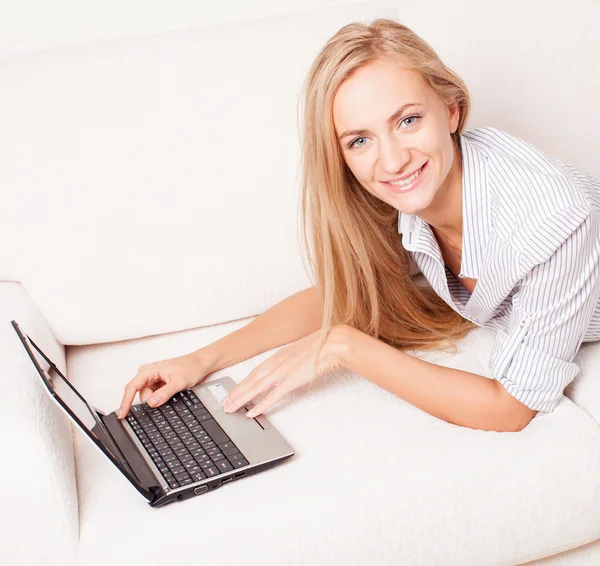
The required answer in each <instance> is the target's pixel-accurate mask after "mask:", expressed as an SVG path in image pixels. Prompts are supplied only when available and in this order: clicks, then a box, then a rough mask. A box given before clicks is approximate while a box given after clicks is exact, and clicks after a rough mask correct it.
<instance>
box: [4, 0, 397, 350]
mask: <svg viewBox="0 0 600 566" xmlns="http://www.w3.org/2000/svg"><path fill="white" fill-rule="evenodd" d="M392 13H395V10H392V9H391V8H390V10H389V11H388V14H390V15H391V14H392ZM316 14H317V17H315V13H314V12H311V11H307V12H299V13H296V14H288V15H283V16H278V17H274V18H265V19H262V20H256V21H252V22H242V23H234V24H228V25H222V26H214V27H210V28H205V29H200V30H190V31H185V32H179V33H166V34H159V35H153V36H149V37H142V38H134V39H126V40H120V41H111V42H101V43H92V44H90V45H85V46H78V47H76V48H65V49H61V50H56V51H53V52H44V53H34V54H30V55H26V56H23V57H14V58H12V59H6V60H0V123H2V128H0V186H1V187H3V189H7V193H8V194H7V203H6V204H7V206H4V203H3V206H2V208H0V264H1V263H2V258H3V257H5V258H7V259H6V264H7V265H8V267H9V268H10V269H14V270H15V271H16V273H15V274H14V275H16V276H17V278H18V279H19V280H20V281H22V282H23V284H24V286H25V288H26V289H27V290H28V292H29V293H30V294H31V295H32V297H34V299H35V301H36V303H37V304H38V306H39V307H40V309H41V311H42V312H43V314H44V316H45V318H46V320H47V321H48V324H49V326H50V328H51V329H52V332H53V334H54V336H56V338H57V339H58V340H59V342H61V343H62V344H86V343H98V342H107V341H114V340H121V339H126V338H134V337H139V336H147V335H151V334H158V333H164V332H170V331H176V330H182V329H185V328H194V327H198V326H204V325H209V324H215V323H219V322H223V321H227V320H233V319H239V318H243V317H246V316H251V315H255V314H258V313H260V312H262V311H264V310H266V309H267V308H268V307H270V306H272V305H273V304H275V303H276V302H278V301H279V300H282V299H283V298H285V297H286V296H288V295H290V294H292V293H294V292H296V291H299V290H301V289H304V288H306V287H309V286H310V285H311V282H310V280H309V278H308V276H307V275H306V272H305V270H304V266H303V263H302V260H301V257H300V251H299V246H298V240H299V230H298V223H297V217H298V211H299V202H298V188H299V187H298V180H299V178H298V162H299V156H300V149H299V147H300V146H299V139H298V123H297V119H298V93H299V90H300V86H301V81H302V79H303V78H304V76H305V74H306V71H307V70H308V67H309V65H310V63H311V62H312V59H313V58H314V56H315V54H316V53H317V51H318V50H319V49H321V47H322V46H323V45H324V43H325V41H326V40H327V39H328V38H329V37H330V36H331V35H333V33H335V31H337V30H338V29H339V28H340V27H341V26H342V25H344V24H347V23H349V22H351V21H354V20H357V19H365V20H368V19H373V17H374V16H375V15H384V14H385V11H384V10H382V9H381V8H380V9H376V7H375V6H374V5H371V4H370V3H360V4H354V5H348V6H341V7H333V8H328V9H323V10H320V11H318V12H317V13H316ZM32 164H34V165H32ZM4 270H5V267H4V266H2V267H0V272H3V271H4Z"/></svg>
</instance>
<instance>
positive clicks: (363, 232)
mask: <svg viewBox="0 0 600 566" xmlns="http://www.w3.org/2000/svg"><path fill="white" fill-rule="evenodd" d="M381 57H393V58H394V59H398V60H399V61H402V63H401V64H402V65H403V66H405V67H409V68H413V69H415V70H418V71H420V72H421V74H422V76H423V78H424V79H425V80H426V81H427V83H428V84H429V86H430V87H431V88H432V89H433V90H434V91H435V93H436V94H437V95H438V96H439V97H440V98H441V100H443V101H444V103H445V104H446V106H447V107H449V106H451V105H458V107H459V110H460V117H459V122H458V128H457V130H456V132H455V133H454V134H452V138H453V142H454V143H455V144H457V147H458V148H459V150H460V134H461V132H462V131H463V129H464V127H465V123H466V120H467V116H468V114H469V109H470V97H469V92H468V90H467V87H466V85H465V84H464V83H463V81H462V80H461V79H460V77H458V76H457V75H456V74H455V73H453V72H452V71H451V70H450V69H448V68H447V67H446V66H445V65H444V64H443V63H442V61H441V60H440V58H439V57H438V55H437V54H436V52H435V51H434V50H433V49H432V48H431V47H430V46H429V45H428V44H427V43H426V42H425V41H424V40H422V39H421V38H420V37H418V36H417V35H416V34H415V33H414V32H413V31H411V30H410V29H409V28H407V27H406V26H404V25H402V24H400V23H398V22H396V21H394V20H390V19H386V18H379V19H376V20H374V21H373V22H372V23H371V24H364V23H360V22H355V23H351V24H348V25H346V26H344V27H342V28H341V29H340V30H339V31H338V32H337V33H336V34H335V35H334V36H333V37H332V38H331V39H329V41H328V42H327V43H326V44H325V46H324V47H323V49H322V50H321V52H320V53H319V54H318V55H317V57H316V59H315V60H314V62H313V63H312V65H311V67H310V69H309V71H308V73H307V75H306V78H305V81H304V84H303V87H302V97H301V103H302V104H303V107H304V108H303V111H304V119H303V133H302V163H301V171H302V182H301V206H300V213H301V219H300V225H301V230H302V238H303V244H304V247H305V249H306V257H307V258H308V261H309V263H310V268H311V271H312V272H313V274H314V276H315V277H314V279H315V280H316V284H315V287H316V289H317V291H318V293H319V296H320V298H321V300H322V302H323V319H322V327H321V335H320V342H319V354H320V352H321V349H322V347H323V344H324V342H325V340H326V338H327V334H328V332H329V330H330V329H331V327H332V326H335V325H337V324H347V325H349V326H352V327H354V328H357V329H358V330H361V331H362V332H364V333H366V334H369V335H370V336H373V337H375V338H377V339H379V340H381V341H383V342H385V343H387V344H389V345H391V346H393V347H395V348H397V349H400V350H406V349H419V350H432V349H434V348H435V349H439V348H441V349H446V348H444V346H446V345H448V344H450V345H451V349H450V351H452V352H455V351H456V341H457V340H458V339H460V338H463V337H464V336H465V335H466V333H467V332H468V331H469V330H470V329H472V328H474V327H475V326H476V325H475V324H473V323H472V322H470V321H468V320H466V319H463V318H462V317H461V315H460V314H458V313H457V312H456V311H455V310H453V309H452V308H451V307H450V306H449V305H448V304H447V303H446V302H445V301H444V300H443V299H442V298H441V297H439V296H438V295H437V294H436V293H435V291H434V290H433V289H432V288H431V287H429V286H417V285H415V283H414V281H413V279H412V277H411V275H410V263H409V256H408V252H407V251H406V250H405V249H404V247H403V246H402V243H401V240H400V235H399V234H398V210H396V209H395V208H393V207H392V206H391V205H389V204H387V203H385V202H383V201H382V200H380V199H378V198H376V197H374V196H373V195H372V194H370V193H369V192H368V191H366V190H365V189H364V188H363V187H362V186H361V185H360V184H359V183H358V181H357V180H356V178H355V177H354V175H353V174H352V173H351V172H350V170H349V169H348V167H347V165H346V163H345V162H344V158H343V155H342V153H341V149H340V147H339V144H338V141H337V136H336V132H335V128H334V124H333V99H334V97H335V95H336V92H337V90H338V89H339V87H340V85H341V84H342V83H343V82H344V80H346V79H347V78H349V77H350V76H351V75H352V73H354V72H355V71H356V70H357V69H359V68H361V67H364V66H365V65H368V64H370V63H372V62H374V61H375V60H377V59H378V58H381ZM399 64H400V63H399ZM308 225H310V228H309V227H308ZM309 231H310V233H311V236H312V247H311V245H310V242H309V238H308V232H309ZM319 354H318V355H317V356H316V358H315V369H316V364H317V360H318V358H319Z"/></svg>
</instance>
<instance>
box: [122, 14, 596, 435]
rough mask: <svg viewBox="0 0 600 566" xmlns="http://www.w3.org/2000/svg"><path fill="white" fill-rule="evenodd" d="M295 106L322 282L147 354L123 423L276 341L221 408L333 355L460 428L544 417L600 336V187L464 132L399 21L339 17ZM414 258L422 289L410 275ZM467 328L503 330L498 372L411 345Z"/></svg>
mask: <svg viewBox="0 0 600 566" xmlns="http://www.w3.org/2000/svg"><path fill="white" fill-rule="evenodd" d="M303 101H304V132H303V136H304V137H303V148H302V150H303V186H302V227H303V235H304V242H305V245H306V248H307V250H308V257H309V259H310V262H311V267H312V269H313V272H314V273H315V274H316V282H317V284H316V285H315V286H314V287H312V288H310V289H307V290H305V291H302V292H300V293H296V294H295V295H293V296H291V297H289V298H288V299H286V300H284V301H282V302H281V303H279V304H277V305H275V306H274V307H272V308H271V309H269V310H268V311H266V312H265V313H263V314H262V315H261V316H259V317H257V318H256V319H255V320H253V321H252V322H251V323H250V324H248V325H247V326H246V327H244V328H241V329H239V330H237V331H235V332H233V333H232V334H230V335H228V336H225V337H224V338H222V339H220V340H218V341H217V342H214V343H213V344H210V345H208V346H206V347H205V348H201V349H200V350H198V351H196V352H192V353H190V354H187V355H185V356H181V357H178V358H173V359H170V360H164V361H160V362H156V363H151V364H147V365H144V366H141V367H140V368H139V370H138V373H137V375H136V376H135V378H134V379H133V380H132V381H131V382H130V383H129V384H128V385H127V387H126V388H125V393H124V396H123V400H122V403H121V409H120V412H119V414H120V417H121V418H123V417H124V416H125V415H126V414H127V412H128V410H129V408H130V406H131V403H132V402H133V399H134V397H135V394H136V393H137V392H138V391H139V392H140V398H141V399H142V400H143V401H144V400H146V399H147V398H148V397H150V399H149V401H148V403H149V404H150V405H151V406H158V405H161V404H162V403H164V402H165V401H167V400H168V399H169V398H170V397H171V396H172V395H174V394H175V393H177V392H179V391H181V390H182V389H185V388H189V387H191V386H193V385H195V384H197V383H199V382H201V381H202V380H203V379H204V378H205V377H206V376H207V375H208V374H210V373H211V372H213V371H216V370H218V369H221V368H223V367H227V366H229V365H233V364H236V363H238V362H240V361H242V360H244V359H247V358H249V357H252V356H255V355H257V354H258V353H260V352H264V351H266V350H269V349H271V348H275V347H278V346H281V345H284V344H288V345H287V346H286V347H284V348H281V349H279V350H278V351H277V352H276V353H275V354H274V355H273V356H271V357H270V358H268V359H267V360H265V361H264V362H263V363H261V364H260V365H258V366H257V367H256V368H255V369H254V370H253V371H252V372H251V373H250V374H249V375H248V376H247V377H246V378H245V379H244V380H242V381H241V382H240V383H239V384H238V385H237V387H236V388H235V389H234V390H233V391H231V392H230V395H229V398H228V399H227V400H226V401H225V403H224V409H225V410H226V411H228V412H233V411H237V410H238V409H240V408H243V407H244V405H246V404H248V403H249V402H250V401H251V400H252V399H254V398H255V397H256V396H257V395H259V394H261V393H267V394H266V396H265V397H264V398H263V399H262V401H260V402H259V403H257V404H256V406H255V407H254V408H253V409H252V410H251V411H249V412H248V413H247V415H248V417H254V416H257V415H259V414H261V413H263V412H264V411H265V410H266V409H268V408H269V407H271V406H272V405H273V404H274V403H275V402H276V401H278V400H279V399H280V398H281V397H282V396H283V395H285V394H286V393H288V392H290V391H292V390H294V389H296V388H298V387H300V386H302V385H304V384H307V383H311V382H312V381H313V380H314V379H317V378H318V377H319V376H321V375H323V374H324V373H326V372H328V371H330V370H332V369H334V368H337V367H340V366H343V367H347V368H349V369H350V370H353V371H355V372H357V373H358V374H360V375H361V376H363V377H365V378H366V379H369V380H370V381H372V382H373V383H376V384H377V385H379V386H380V387H383V388H385V389H387V390H389V391H391V392H393V393H395V394H396V395H398V396H400V397H402V398H403V399H405V400H406V401H408V402H410V403H412V404H414V405H415V406H417V407H419V408H421V409H422V410H424V411H427V412H428V413H430V414H432V415H434V416H436V417H439V418H441V419H444V420H446V421H448V422H451V423H455V424H458V425H461V426H466V427H470V428H475V429H483V430H495V431H519V430H522V429H523V428H524V427H525V426H526V425H527V424H528V423H529V422H530V421H531V419H532V418H533V417H534V416H535V414H536V413H537V412H538V411H552V410H553V409H554V408H555V406H556V404H557V403H558V402H559V400H560V398H561V396H562V393H563V390H564V388H565V386H566V385H567V384H568V383H569V382H570V381H571V380H572V379H573V378H574V376H575V375H576V374H577V372H578V371H579V368H578V367H577V366H576V365H575V364H573V363H572V360H573V358H574V356H575V354H576V353H577V351H578V349H579V347H580V344H581V342H582V341H592V340H600V306H599V304H598V303H599V295H600V277H599V269H600V268H599V259H600V223H599V220H598V219H599V214H600V183H599V182H598V181H597V180H595V179H594V178H592V177H591V176H590V175H588V174H587V173H585V172H583V171H581V170H578V169H576V168H574V167H572V166H569V165H567V164H565V163H563V162H561V161H559V160H557V159H554V158H551V157H549V156H546V155H544V154H543V153H542V152H540V151H539V150H537V149H536V148H534V147H533V146H531V145H529V144H527V143H525V142H524V141H522V140H520V139H518V138H516V137H514V136H511V135H509V134H507V133H505V132H502V131H500V130H497V129H495V128H481V129H477V130H473V131H471V132H464V127H465V123H466V120H467V117H468V114H469V106H470V102H469V94H468V91H467V88H466V86H465V85H464V83H463V82H462V81H461V80H460V78H459V77H458V76H456V74H454V73H453V72H452V71H450V70H449V69H448V68H447V67H446V66H445V65H444V64H443V63H442V62H441V61H440V59H439V58H438V56H437V54H436V53H435V52H434V51H433V50H432V49H431V47H430V46H429V45H427V44H426V43H425V42H424V41H423V40H422V39H420V38H419V37H417V36H416V35H415V34H414V33H413V32H412V31H411V30H409V29H408V28H406V27H405V26H403V25H401V24H399V23H397V22H394V21H392V20H388V19H379V20H375V21H374V22H372V23H371V24H370V25H365V24H362V23H353V24H350V25H347V26H345V27H343V28H342V29H340V30H339V31H338V32H337V33H336V34H335V35H334V36H333V37H332V38H331V39H330V40H329V41H328V43H327V44H326V45H325V47H324V48H323V50H322V51H321V53H320V54H319V55H318V56H317V58H316V60H315V61H314V63H313V65H312V67H311V69H310V70H309V73H308V75H307V78H306V83H305V90H304V99H303ZM307 224H310V226H311V236H312V249H311V246H310V245H309V244H308V240H309V239H308V236H307V228H306V226H307ZM399 233H401V234H402V236H401V237H400V235H399ZM416 268H418V269H420V270H421V271H422V272H423V275H424V276H425V277H426V279H427V280H428V282H429V283H430V285H431V288H430V287H428V286H426V287H418V286H416V285H415V283H414V281H413V279H412V278H411V274H413V273H415V272H416ZM476 326H482V327H488V328H491V329H493V330H495V331H496V342H495V346H494V350H493V353H492V356H491V359H490V365H491V367H492V370H493V374H494V379H489V378H486V377H483V376H480V375H477V374H474V373H470V372H466V371H461V370H458V369H452V368H446V367H443V366H440V365H436V364H433V363H429V362H426V361H424V360H421V359H419V358H417V357H414V356H411V355H409V354H407V353H406V350H409V349H415V350H430V349H432V348H440V347H444V346H445V345H448V344H449V345H454V346H455V345H456V341H457V340H458V339H460V338H462V337H464V336H465V334H466V333H467V332H468V331H469V330H470V329H472V328H474V327H476Z"/></svg>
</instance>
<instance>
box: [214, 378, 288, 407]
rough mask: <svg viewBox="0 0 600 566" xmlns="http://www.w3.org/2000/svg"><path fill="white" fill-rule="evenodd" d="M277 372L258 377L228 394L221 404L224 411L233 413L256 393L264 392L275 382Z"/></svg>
mask: <svg viewBox="0 0 600 566" xmlns="http://www.w3.org/2000/svg"><path fill="white" fill-rule="evenodd" d="M276 379H277V373H273V374H267V375H264V376H263V377H260V378H258V380H255V381H254V382H253V383H251V384H250V385H246V386H245V387H243V388H240V390H239V391H237V392H236V393H235V394H234V395H232V394H233V391H232V392H231V393H232V394H230V395H229V398H228V399H227V401H225V403H224V404H223V408H224V409H225V412H226V413H235V411H237V410H238V409H239V408H240V407H243V406H244V405H245V404H246V403H248V402H249V401H251V400H252V399H254V397H256V396H257V395H260V394H261V393H264V392H265V391H267V390H268V389H270V388H271V387H272V386H273V385H274V384H275V382H276Z"/></svg>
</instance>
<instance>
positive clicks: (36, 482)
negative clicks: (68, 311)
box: [0, 283, 78, 566]
mask: <svg viewBox="0 0 600 566" xmlns="http://www.w3.org/2000/svg"><path fill="white" fill-rule="evenodd" d="M11 320H16V321H17V322H18V323H19V325H20V326H21V327H22V329H23V330H24V331H25V332H26V333H27V334H28V335H29V336H30V337H31V338H32V340H33V341H34V342H35V343H36V344H38V346H39V347H40V348H41V349H42V350H43V351H44V352H46V353H47V354H48V356H50V357H51V358H52V359H53V360H54V361H55V363H56V365H57V366H58V367H59V368H60V370H61V371H64V369H65V352H64V348H63V347H62V346H61V345H59V344H57V343H56V341H55V340H54V338H53V337H52V334H51V333H50V331H49V329H48V326H47V325H46V323H45V321H44V319H43V318H42V317H41V315H40V312H39V310H38V308H37V307H36V306H35V304H34V303H33V301H32V300H31V298H30V297H29V296H28V295H27V293H26V292H25V291H24V289H23V287H22V286H21V285H20V284H18V283H0V352H1V353H2V355H0V379H1V381H2V410H0V430H1V431H2V434H1V436H0V452H1V453H2V457H1V458H0V461H1V462H2V465H0V485H1V486H2V533H1V534H0V562H2V563H3V564H19V565H21V564H22V565H24V566H25V565H26V566H30V565H33V564H44V565H49V566H68V565H69V564H72V563H73V561H74V559H75V554H76V551H77V542H78V541H77V537H78V510H77V486H76V485H75V465H74V458H73V443H72V439H71V428H70V425H69V421H68V420H67V418H66V416H65V415H64V414H63V413H62V412H61V411H60V409H59V408H58V407H57V406H56V405H55V404H54V402H53V401H52V400H51V399H50V397H49V395H48V393H47V392H46V391H45V389H44V388H43V385H42V384H41V383H40V379H39V377H38V374H37V372H36V370H35V368H34V366H33V365H32V363H31V361H30V359H29V357H28V355H27V352H26V351H25V349H24V348H23V346H22V345H21V341H20V339H19V336H18V335H17V333H16V332H15V330H14V329H13V327H12V325H11V324H10V321H11Z"/></svg>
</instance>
